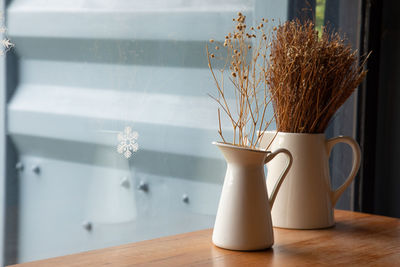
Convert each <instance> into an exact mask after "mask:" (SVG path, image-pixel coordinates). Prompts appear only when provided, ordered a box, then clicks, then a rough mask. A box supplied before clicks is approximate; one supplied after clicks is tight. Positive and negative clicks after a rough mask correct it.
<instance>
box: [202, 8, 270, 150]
mask: <svg viewBox="0 0 400 267" xmlns="http://www.w3.org/2000/svg"><path fill="white" fill-rule="evenodd" d="M245 20H246V17H245V16H244V15H243V14H242V13H240V12H239V13H238V16H237V18H234V19H233V21H234V23H235V28H234V30H233V32H231V33H228V34H227V35H226V36H225V41H224V43H223V47H219V46H218V45H216V44H215V42H214V40H213V39H211V40H210V45H212V46H213V47H212V48H211V49H212V50H211V49H210V48H209V47H208V46H207V47H206V50H207V58H208V66H209V68H210V70H211V74H212V77H213V79H214V81H215V84H216V87H217V92H218V94H217V96H213V95H210V96H211V97H212V98H213V99H214V100H215V101H216V102H217V103H218V104H219V108H218V121H219V130H218V133H219V135H220V136H221V138H222V141H223V142H224V143H228V142H227V140H226V139H225V137H224V135H223V130H222V127H221V109H222V110H223V112H224V114H226V116H227V117H228V119H229V120H230V122H231V124H232V127H233V141H232V142H229V143H232V144H233V145H237V146H243V147H250V148H256V147H258V145H259V142H260V140H261V137H262V134H263V133H264V131H265V130H266V129H267V128H268V127H269V126H270V125H271V123H272V122H273V119H274V117H273V116H272V118H267V108H268V105H269V104H270V101H271V100H268V92H267V77H268V72H269V68H270V64H269V61H268V57H269V56H268V54H267V53H268V52H269V47H270V45H271V42H270V40H269V36H270V35H271V34H270V33H271V32H270V31H268V30H265V29H266V25H265V24H267V23H268V20H267V19H262V21H261V23H260V24H259V25H258V26H256V27H250V28H247V26H246V21H245ZM273 30H276V27H275V28H274V29H273ZM221 50H223V52H224V53H225V52H226V54H224V53H222V52H221ZM216 61H222V64H220V65H221V66H222V67H221V68H218V69H217V70H215V68H216V67H215V66H216V65H217V64H216V63H217V62H216ZM226 71H228V72H229V73H226ZM225 74H227V76H229V80H230V82H231V83H232V85H233V90H234V96H235V105H232V106H233V107H232V106H231V105H229V104H228V102H229V101H228V99H227V92H226V91H225V86H224V75H225ZM219 77H220V78H219Z"/></svg>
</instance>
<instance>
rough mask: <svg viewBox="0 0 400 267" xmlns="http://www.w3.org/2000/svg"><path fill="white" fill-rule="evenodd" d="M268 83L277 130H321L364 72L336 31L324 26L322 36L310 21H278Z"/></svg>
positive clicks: (325, 126)
mask: <svg viewBox="0 0 400 267" xmlns="http://www.w3.org/2000/svg"><path fill="white" fill-rule="evenodd" d="M270 49H271V54H270V64H271V68H270V69H269V73H268V75H267V76H268V78H267V79H268V86H269V90H270V96H271V99H272V103H273V107H274V111H275V115H276V123H277V128H278V131H281V132H292V133H323V132H324V131H325V129H326V128H327V126H328V123H329V121H330V120H331V118H332V116H333V115H334V114H335V112H336V111H337V110H338V109H339V107H340V106H341V105H342V104H343V103H344V102H345V101H346V99H348V98H349V97H350V95H351V94H352V93H353V91H354V90H355V89H356V88H357V86H358V85H359V84H360V83H361V81H362V80H363V79H364V77H365V75H366V71H365V70H364V68H363V66H364V64H365V62H366V59H367V58H368V56H369V55H367V56H366V57H365V59H364V60H363V62H362V63H361V64H359V62H358V56H357V51H352V50H351V47H350V45H347V44H346V42H345V40H344V39H342V38H341V37H340V36H339V34H338V33H333V32H330V31H329V30H327V29H326V28H324V29H323V32H322V36H321V37H320V38H319V37H318V32H317V31H316V30H315V28H314V24H313V23H312V22H311V21H308V22H305V23H304V24H302V23H301V22H300V21H299V20H294V21H288V22H286V23H284V24H283V25H280V26H279V27H278V29H277V30H276V31H275V33H274V38H273V40H272V45H271V48H270Z"/></svg>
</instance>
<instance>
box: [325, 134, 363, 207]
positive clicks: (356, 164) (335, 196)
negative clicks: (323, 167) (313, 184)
mask: <svg viewBox="0 0 400 267" xmlns="http://www.w3.org/2000/svg"><path fill="white" fill-rule="evenodd" d="M326 143H327V149H328V156H329V155H330V154H331V151H332V148H333V147H334V146H335V145H336V144H338V143H345V144H348V145H349V146H350V147H351V149H352V150H353V166H352V167H351V171H350V174H349V176H348V177H347V179H346V181H345V182H344V183H343V184H342V185H341V186H340V187H339V188H338V189H336V190H332V191H331V202H332V207H335V205H336V202H337V201H338V200H339V197H340V196H341V195H342V194H343V192H344V191H345V190H346V188H347V187H348V186H349V185H350V184H351V182H352V181H353V180H354V178H355V177H356V174H357V172H358V169H359V168H360V163H361V150H360V146H359V145H358V143H357V142H356V140H354V139H353V138H351V137H349V136H338V137H335V138H332V139H329V140H328V141H327V142H326Z"/></svg>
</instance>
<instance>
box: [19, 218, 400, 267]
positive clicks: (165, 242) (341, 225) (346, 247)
mask: <svg viewBox="0 0 400 267" xmlns="http://www.w3.org/2000/svg"><path fill="white" fill-rule="evenodd" d="M335 218H336V225H335V226H334V227H332V228H329V229H324V230H287V229H279V228H274V234H275V244H274V246H273V247H272V249H268V250H264V251H258V252H238V251H230V250H225V249H220V248H218V247H215V246H214V245H213V244H212V242H211V235H212V230H211V229H208V230H203V231H197V232H191V233H186V234H180V235H175V236H169V237H163V238H158V239H153V240H148V241H142V242H137V243H132V244H127V245H122V246H117V247H111V248H106V249H100V250H93V251H88V252H83V253H79V254H73V255H68V256H62V257H57V258H51V259H46V260H41V261H36V262H29V263H24V264H20V265H15V266H26V267H28V266H103V265H107V266H137V265H141V266H193V265H194V266H267V265H268V266H294V265H295V266H303V265H304V266H305V265H307V266H309V265H339V264H340V265H344V266H349V265H352V266H359V265H367V266H377V265H378V266H400V220H399V219H395V218H389V217H383V216H375V215H369V214H363V213H357V212H350V211H341V210H336V211H335Z"/></svg>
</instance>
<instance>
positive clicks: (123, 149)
mask: <svg viewBox="0 0 400 267" xmlns="http://www.w3.org/2000/svg"><path fill="white" fill-rule="evenodd" d="M138 137H139V134H138V133H137V132H133V131H132V128H131V127H129V126H127V127H125V129H124V131H123V132H120V133H118V136H117V138H118V142H119V144H118V147H117V151H118V153H120V154H123V155H124V156H125V158H127V159H129V158H130V157H131V156H132V154H133V153H134V152H136V151H138V149H139V145H138V143H137V139H138Z"/></svg>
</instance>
